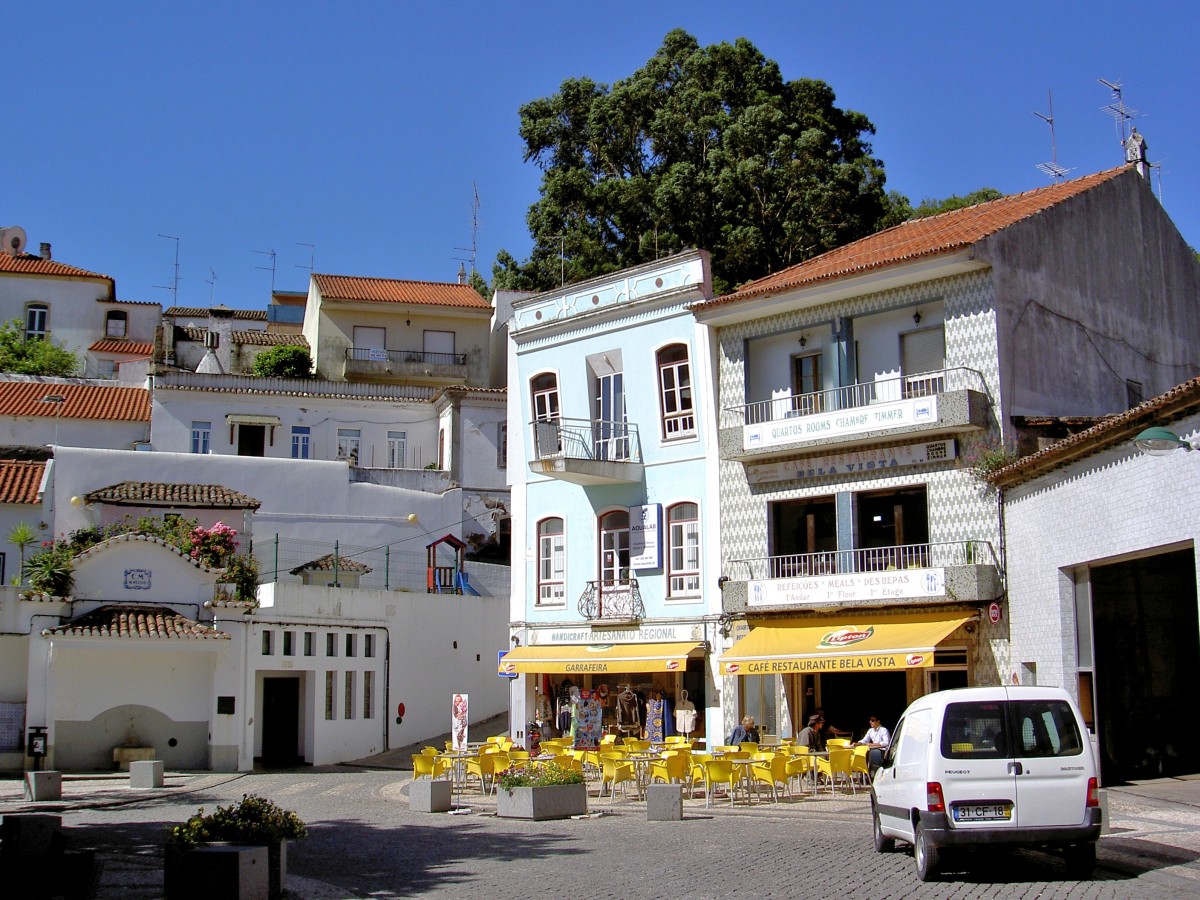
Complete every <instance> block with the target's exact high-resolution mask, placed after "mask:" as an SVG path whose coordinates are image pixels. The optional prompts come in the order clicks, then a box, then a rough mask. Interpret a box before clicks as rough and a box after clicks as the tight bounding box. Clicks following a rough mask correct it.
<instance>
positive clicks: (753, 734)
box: [728, 716, 758, 747]
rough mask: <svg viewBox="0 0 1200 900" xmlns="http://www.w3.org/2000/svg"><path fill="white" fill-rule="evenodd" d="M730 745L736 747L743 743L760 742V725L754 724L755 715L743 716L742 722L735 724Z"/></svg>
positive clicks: (730, 737) (730, 736)
mask: <svg viewBox="0 0 1200 900" xmlns="http://www.w3.org/2000/svg"><path fill="white" fill-rule="evenodd" d="M728 743H729V745H730V746H733V747H736V746H737V745H738V744H741V743H752V744H757V743H758V726H756V725H755V724H754V716H743V717H742V721H741V723H740V724H738V725H735V726H734V728H733V733H732V734H731V735H729V741H728Z"/></svg>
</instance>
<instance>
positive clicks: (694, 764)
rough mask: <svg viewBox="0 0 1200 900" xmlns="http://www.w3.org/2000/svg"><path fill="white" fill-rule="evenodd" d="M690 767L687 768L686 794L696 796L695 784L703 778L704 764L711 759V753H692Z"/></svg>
mask: <svg viewBox="0 0 1200 900" xmlns="http://www.w3.org/2000/svg"><path fill="white" fill-rule="evenodd" d="M690 758H691V767H690V768H689V770H688V794H689V795H690V796H692V797H695V796H696V784H697V782H701V781H703V780H704V764H705V763H706V762H708V761H709V760H711V759H713V755H712V754H711V753H693V754H692V755H691V757H690Z"/></svg>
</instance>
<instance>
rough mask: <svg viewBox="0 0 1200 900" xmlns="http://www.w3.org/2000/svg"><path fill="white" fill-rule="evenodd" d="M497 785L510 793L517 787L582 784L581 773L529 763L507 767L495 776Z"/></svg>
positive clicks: (543, 764)
mask: <svg viewBox="0 0 1200 900" xmlns="http://www.w3.org/2000/svg"><path fill="white" fill-rule="evenodd" d="M496 778H497V783H498V784H499V785H500V787H502V788H504V790H506V791H509V792H511V791H512V789H513V788H519V787H543V786H545V785H551V784H583V773H582V772H577V771H576V770H575V769H565V768H563V767H562V766H560V765H557V764H555V763H530V764H529V765H525V766H509V767H508V768H507V769H505V770H504V771H503V772H501V773H500V774H499V775H497V776H496Z"/></svg>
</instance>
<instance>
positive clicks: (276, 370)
mask: <svg viewBox="0 0 1200 900" xmlns="http://www.w3.org/2000/svg"><path fill="white" fill-rule="evenodd" d="M254 374H255V375H258V376H260V377H271V376H274V377H276V378H311V377H312V357H311V356H310V355H309V353H308V350H306V349H305V348H304V347H299V346H296V345H294V344H285V345H283V346H280V347H272V348H271V349H270V350H264V351H263V352H262V353H260V354H258V356H256V357H255V358H254Z"/></svg>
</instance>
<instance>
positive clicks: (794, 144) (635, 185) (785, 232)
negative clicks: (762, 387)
mask: <svg viewBox="0 0 1200 900" xmlns="http://www.w3.org/2000/svg"><path fill="white" fill-rule="evenodd" d="M834 100H835V97H834V93H833V89H832V88H831V87H830V86H829V85H827V84H825V83H824V82H822V81H817V80H813V79H798V80H796V81H784V79H783V77H782V76H781V74H780V71H779V66H778V65H777V64H776V63H775V62H773V61H771V60H769V59H767V58H766V57H764V56H763V54H762V53H761V52H759V50H758V49H757V48H756V47H755V46H754V45H753V44H751V43H750V42H749V41H747V40H745V39H744V38H739V39H738V40H736V41H735V42H733V43H732V44H730V43H720V44H713V45H711V46H708V47H701V46H700V45H699V44H698V43H697V41H696V39H695V38H694V37H692V36H691V35H690V34H688V33H687V32H685V31H682V30H678V29H677V30H675V31H672V32H670V33H669V34H667V36H666V37H665V38H664V40H663V44H662V47H660V48H659V50H658V52H657V53H655V55H654V56H653V57H652V58H651V59H650V60H648V61H647V62H646V64H645V65H644V66H642V67H641V68H640V69H638V70H637V71H636V72H634V73H633V74H632V75H631V76H629V77H628V78H625V79H623V80H621V81H617V82H616V83H614V84H612V85H604V84H599V83H597V82H594V81H592V80H591V79H588V78H573V79H569V80H567V81H564V82H563V83H562V85H561V87H560V88H559V90H558V93H556V94H554V95H552V96H550V97H543V98H541V99H539V100H533V101H532V102H530V103H527V104H525V105H524V106H522V107H521V110H520V113H521V132H520V133H521V138H522V139H523V140H524V142H525V158H526V160H527V161H530V160H532V161H533V162H534V163H535V164H536V165H537V166H538V167H539V168H541V170H542V183H541V187H540V199H539V200H538V201H537V202H536V203H535V204H534V205H533V206H532V207H531V208H530V210H529V214H528V217H527V221H528V225H529V230H530V234H531V235H532V237H533V240H534V247H533V251H532V253H531V255H530V258H529V259H528V260H526V261H525V262H523V263H518V262H517V261H516V260H515V259H514V258H513V257H512V256H511V255H510V254H508V253H506V252H504V251H501V252H500V254H499V256H498V258H497V262H496V265H495V266H494V267H493V286H494V287H502V288H520V289H546V288H550V287H554V286H557V285H558V284H559V283H560V279H565V280H566V281H568V282H570V281H576V280H579V279H582V278H587V277H590V276H594V275H598V274H603V273H604V272H608V271H613V270H616V269H619V268H623V267H626V266H630V265H635V264H637V263H641V262H646V261H648V260H652V259H654V258H656V257H659V256H662V255H665V254H667V253H671V252H674V251H677V250H680V249H683V248H685V247H700V248H704V249H707V250H710V251H712V259H713V273H714V278H715V280H716V282H717V284H716V287H717V288H718V290H721V289H726V288H729V287H733V286H736V285H738V284H740V283H742V282H745V281H747V280H749V279H752V278H758V277H760V276H762V275H766V274H768V273H770V272H773V271H776V270H778V269H781V268H784V267H786V266H789V265H792V264H794V263H798V262H801V261H803V260H805V259H807V258H809V257H811V256H814V255H816V254H818V253H822V252H824V251H826V250H829V249H831V248H833V247H836V246H839V245H841V244H844V243H846V242H848V241H852V240H855V239H857V238H860V237H863V236H864V235H867V234H870V233H872V232H874V231H876V230H877V229H878V228H879V227H880V226H881V225H883V224H884V223H886V222H888V221H889V218H888V217H889V213H890V212H891V209H892V204H893V199H892V198H891V197H889V195H888V194H887V192H886V191H885V190H884V172H883V164H882V162H880V161H879V160H878V159H876V158H874V157H873V156H872V155H871V145H870V144H869V143H868V141H867V137H868V136H869V135H871V134H873V133H874V131H875V128H874V126H873V125H872V124H871V122H870V121H869V120H868V119H867V117H866V116H864V115H863V114H861V113H857V112H852V111H849V110H844V109H840V108H839V107H837V106H836V105H835V103H834ZM560 254H561V255H560Z"/></svg>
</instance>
